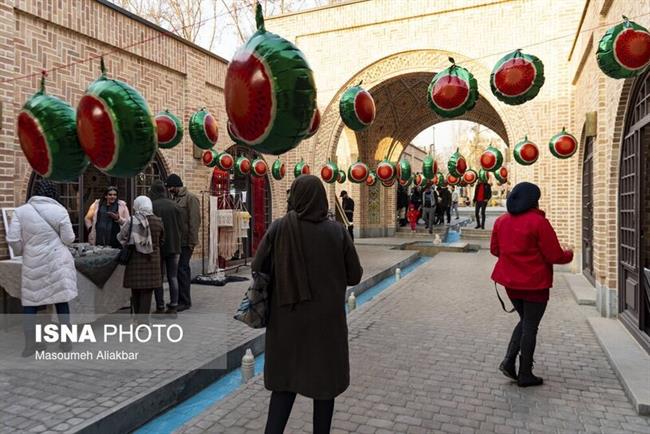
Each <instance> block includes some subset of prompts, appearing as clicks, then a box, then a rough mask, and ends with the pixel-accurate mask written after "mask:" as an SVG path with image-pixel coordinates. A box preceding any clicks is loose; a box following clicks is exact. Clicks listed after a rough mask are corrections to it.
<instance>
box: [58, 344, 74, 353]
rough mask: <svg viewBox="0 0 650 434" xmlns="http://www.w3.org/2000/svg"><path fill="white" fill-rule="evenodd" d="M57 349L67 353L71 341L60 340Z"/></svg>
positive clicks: (70, 347)
mask: <svg viewBox="0 0 650 434" xmlns="http://www.w3.org/2000/svg"><path fill="white" fill-rule="evenodd" d="M59 349H60V350H61V351H62V352H64V353H69V352H70V351H72V342H61V343H60V344H59Z"/></svg>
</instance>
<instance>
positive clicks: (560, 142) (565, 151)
mask: <svg viewBox="0 0 650 434" xmlns="http://www.w3.org/2000/svg"><path fill="white" fill-rule="evenodd" d="M548 147H549V148H550V150H551V154H553V155H554V156H555V157H557V158H560V159H565V158H571V157H573V154H575V153H576V151H577V150H578V140H576V138H575V137H574V136H573V135H572V134H569V133H567V132H566V130H565V129H564V127H563V128H562V131H560V132H559V133H557V134H556V135H554V136H553V137H552V138H551V141H550V142H548Z"/></svg>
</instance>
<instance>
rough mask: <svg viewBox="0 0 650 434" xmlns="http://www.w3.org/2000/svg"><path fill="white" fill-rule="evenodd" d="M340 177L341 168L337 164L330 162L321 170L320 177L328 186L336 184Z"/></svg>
mask: <svg viewBox="0 0 650 434" xmlns="http://www.w3.org/2000/svg"><path fill="white" fill-rule="evenodd" d="M338 176H339V168H338V166H337V165H336V163H335V162H333V161H331V160H329V161H328V162H327V164H325V165H324V166H323V167H322V169H321V170H320V177H321V178H322V179H323V181H325V182H327V183H328V184H332V183H334V182H336V179H337V178H338Z"/></svg>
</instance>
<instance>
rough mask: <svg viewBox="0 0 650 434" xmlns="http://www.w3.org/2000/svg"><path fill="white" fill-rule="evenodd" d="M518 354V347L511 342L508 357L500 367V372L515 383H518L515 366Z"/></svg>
mask: <svg viewBox="0 0 650 434" xmlns="http://www.w3.org/2000/svg"><path fill="white" fill-rule="evenodd" d="M518 352H519V350H518V349H517V348H516V345H515V344H514V343H513V342H512V341H510V344H508V351H507V352H506V357H505V358H504V359H503V361H502V362H501V364H500V365H499V371H501V372H502V373H503V375H505V376H506V377H508V378H511V379H513V380H515V381H517V367H516V366H515V361H516V360H517V353H518Z"/></svg>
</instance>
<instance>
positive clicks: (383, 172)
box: [377, 164, 393, 181]
mask: <svg viewBox="0 0 650 434" xmlns="http://www.w3.org/2000/svg"><path fill="white" fill-rule="evenodd" d="M377 176H378V177H379V179H381V180H382V181H383V180H386V179H390V178H391V177H392V176H393V168H392V167H390V166H389V165H388V164H382V165H380V166H379V167H377Z"/></svg>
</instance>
